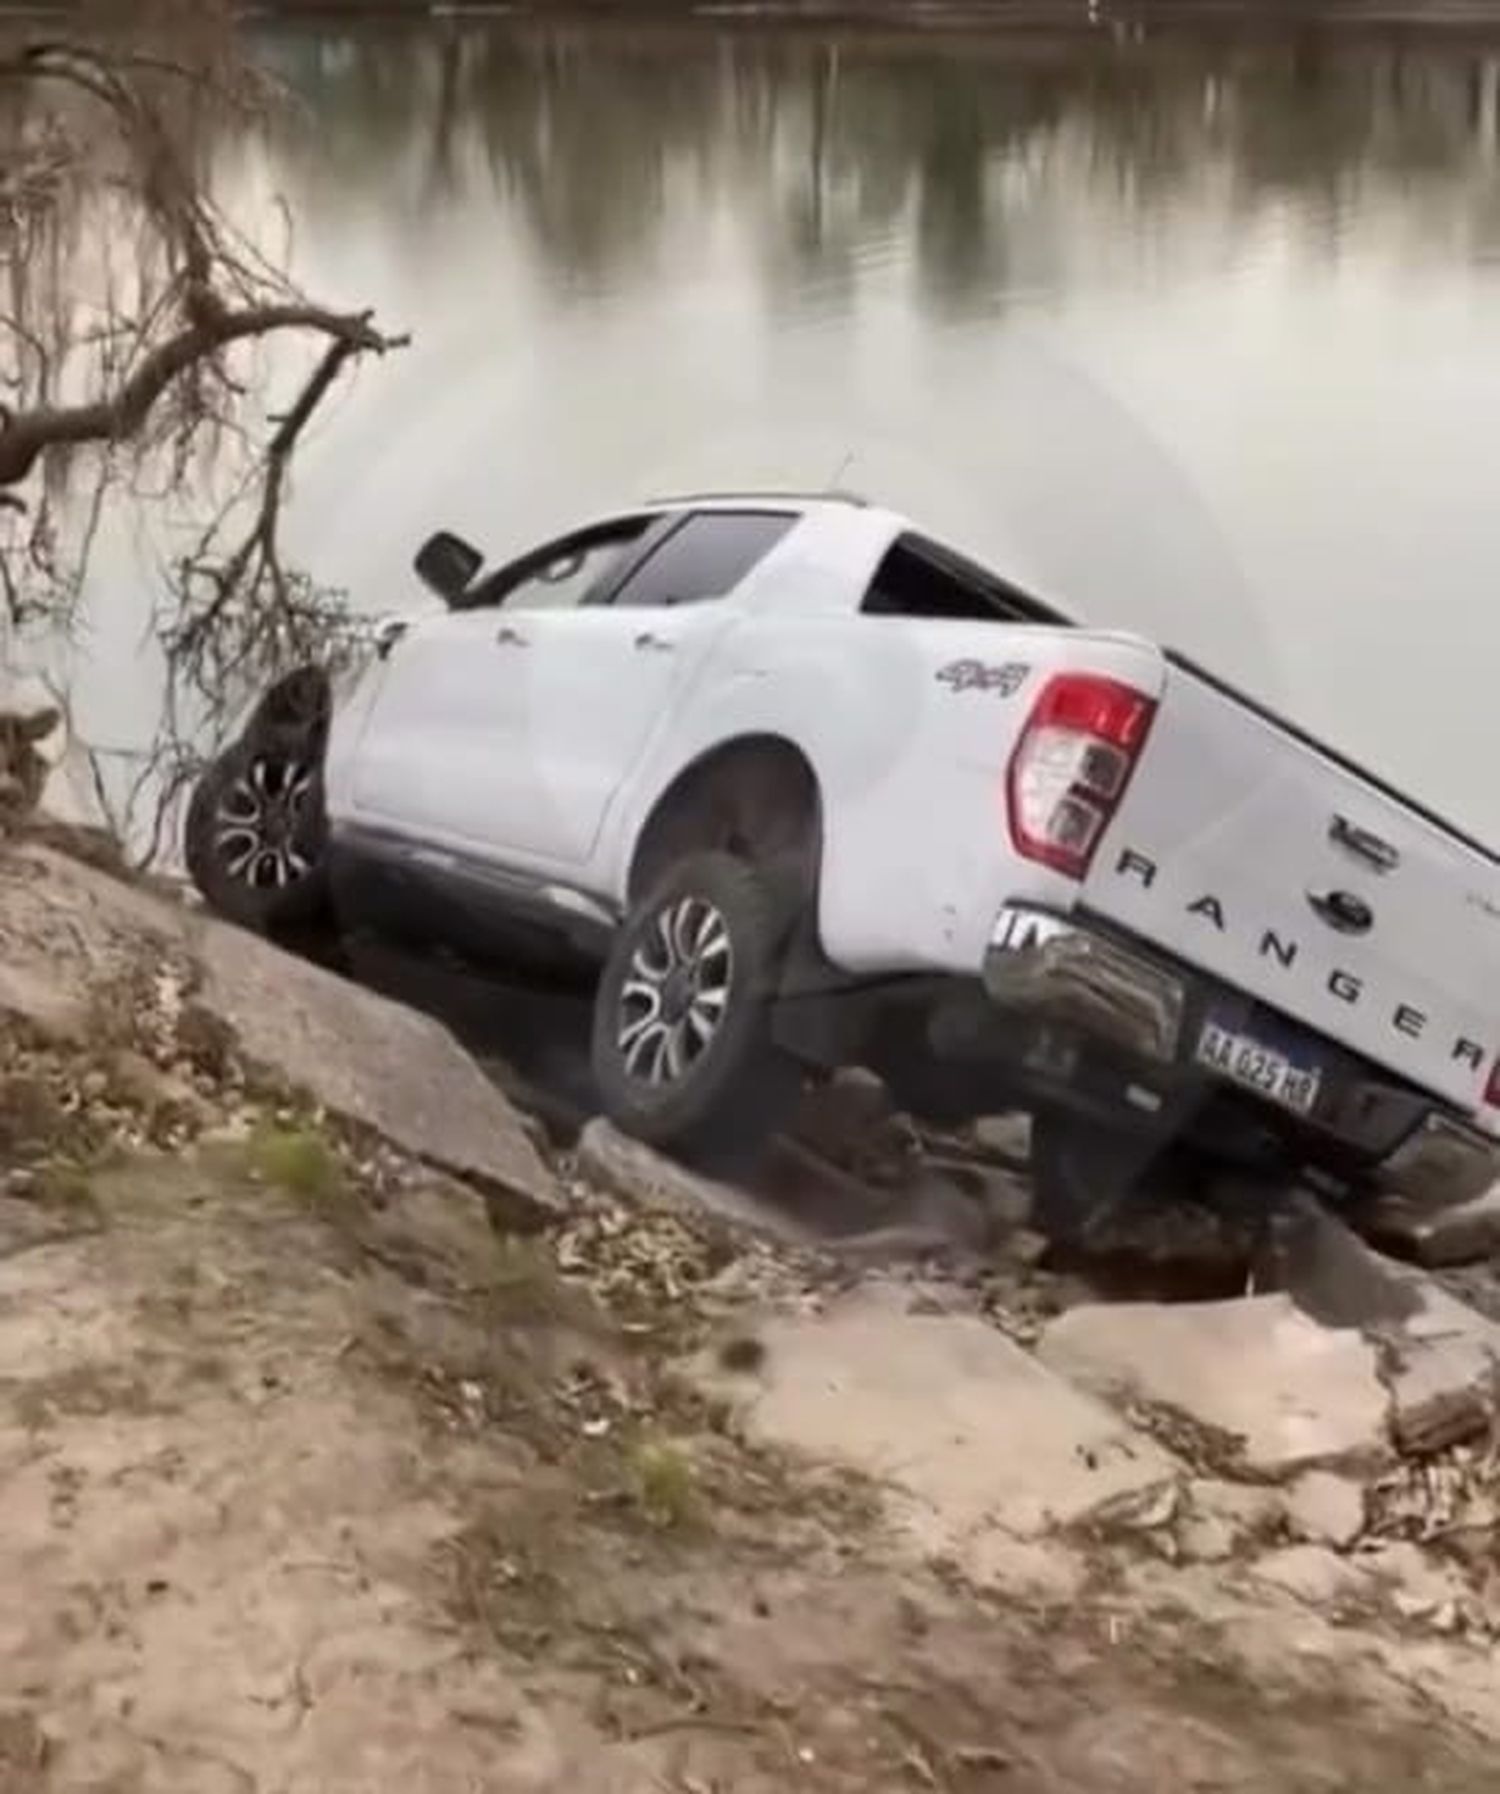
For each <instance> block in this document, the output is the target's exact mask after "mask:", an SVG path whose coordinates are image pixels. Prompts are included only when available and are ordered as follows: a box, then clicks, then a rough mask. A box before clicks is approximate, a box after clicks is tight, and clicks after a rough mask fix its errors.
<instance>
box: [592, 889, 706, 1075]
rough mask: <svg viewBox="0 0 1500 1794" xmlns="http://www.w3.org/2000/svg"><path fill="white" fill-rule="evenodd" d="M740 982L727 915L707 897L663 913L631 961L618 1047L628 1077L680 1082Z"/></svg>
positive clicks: (692, 899)
mask: <svg viewBox="0 0 1500 1794" xmlns="http://www.w3.org/2000/svg"><path fill="white" fill-rule="evenodd" d="M733 983H734V945H733V942H732V941H731V940H730V937H729V924H728V923H727V922H726V921H725V920H724V917H723V915H722V913H721V912H720V911H719V910H718V909H717V908H716V907H715V905H713V904H712V903H710V902H708V900H707V899H706V898H702V897H679V898H676V899H674V900H673V901H672V902H670V903H668V904H666V905H664V906H663V907H662V908H661V909H660V910H658V911H657V913H656V915H655V916H654V917H653V918H652V920H651V923H650V925H649V927H648V929H647V931H646V933H645V935H644V937H643V938H642V940H641V941H640V943H639V944H638V945H637V947H636V949H635V951H634V952H633V953H632V954H631V956H630V965H629V968H628V970H627V972H626V975H625V982H624V984H623V985H622V986H621V990H620V1001H619V1008H618V1016H617V1022H616V1029H615V1045H616V1047H617V1049H618V1050H619V1053H620V1057H621V1059H622V1060H623V1061H624V1066H625V1073H626V1076H627V1077H631V1078H635V1079H637V1080H639V1081H640V1082H642V1083H645V1084H652V1085H657V1086H661V1085H665V1084H675V1083H677V1082H679V1081H680V1080H681V1079H682V1078H684V1077H686V1076H687V1074H688V1073H689V1072H690V1071H691V1070H692V1069H693V1068H694V1067H695V1066H696V1065H697V1064H698V1063H699V1062H700V1061H701V1060H702V1058H703V1056H704V1055H705V1054H706V1053H707V1052H708V1050H709V1048H710V1047H711V1046H712V1045H713V1043H714V1041H715V1040H716V1039H717V1037H718V1034H719V1029H720V1027H721V1025H722V1023H723V1019H724V1016H725V1014H726V1012H727V1010H728V1007H729V995H730V991H731V989H732V987H733Z"/></svg>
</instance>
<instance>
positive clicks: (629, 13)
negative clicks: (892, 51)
mask: <svg viewBox="0 0 1500 1794" xmlns="http://www.w3.org/2000/svg"><path fill="white" fill-rule="evenodd" d="M77 11H78V8H77V6H75V5H70V4H69V3H68V0H29V3H26V4H19V5H18V4H8V3H7V0H0V25H5V24H25V23H28V22H44V21H57V20H60V19H66V18H68V17H69V16H70V15H72V14H74V13H76V12H77ZM234 18H235V21H236V23H237V24H241V25H259V24H267V23H272V24H308V25H328V24H332V23H339V24H344V25H348V24H367V25H370V26H391V25H396V24H411V25H438V26H443V27H447V28H452V27H455V26H491V25H514V26H528V25H559V26H561V25H573V26H614V27H623V26H638V27H641V28H647V27H660V26H670V25H677V26H683V27H698V28H705V27H706V28H712V29H717V30H724V29H746V30H756V29H775V30H794V29H799V28H801V29H821V30H848V31H857V30H861V29H868V30H879V31H884V32H897V33H900V34H902V35H912V36H917V37H921V36H928V35H939V34H947V33H957V32H966V31H967V32H980V33H986V34H993V35H997V36H998V35H1006V34H1014V35H1017V36H1022V35H1026V34H1029V33H1035V32H1038V31H1047V32H1059V33H1066V34H1068V35H1070V36H1071V35H1075V34H1076V35H1080V36H1081V35H1100V36H1104V37H1119V36H1120V35H1122V34H1130V35H1133V36H1138V35H1144V34H1145V33H1146V32H1148V31H1150V32H1153V33H1154V32H1192V31H1206V32H1211V33H1215V34H1217V33H1223V32H1229V33H1233V34H1236V35H1239V34H1244V35H1255V34H1259V33H1261V32H1272V33H1275V32H1279V31H1286V30H1289V29H1294V30H1305V29H1316V30H1375V31H1397V32H1424V31H1430V30H1437V31H1443V32H1445V33H1446V32H1464V31H1472V32H1476V33H1481V34H1485V33H1489V32H1494V33H1496V34H1497V35H1500V0H1428V3H1426V4H1422V3H1421V0H1418V3H1417V4H1412V3H1411V0H1269V3H1268V4H1262V5H1250V4H1246V3H1245V0H1142V3H1141V4H1136V5H1132V4H1129V0H1124V3H1117V4H1111V0H555V3H553V0H252V3H250V4H245V5H240V6H237V7H236V8H235V9H234Z"/></svg>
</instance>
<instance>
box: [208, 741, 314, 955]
mask: <svg viewBox="0 0 1500 1794" xmlns="http://www.w3.org/2000/svg"><path fill="white" fill-rule="evenodd" d="M183 857H184V859H185V860H186V862H187V869H188V873H189V875H190V876H191V878H192V881H193V883H194V884H195V885H196V886H197V888H198V890H199V892H200V893H201V894H202V896H203V898H204V900H205V901H206V902H207V904H208V905H209V907H210V908H211V909H212V910H214V911H215V912H216V913H217V914H219V915H221V916H224V917H226V918H227V919H228V920H229V921H231V922H237V923H239V924H240V926H241V927H244V928H250V929H254V930H255V931H256V932H258V933H262V934H279V933H283V932H285V931H288V930H296V929H300V928H305V927H306V926H308V925H309V924H311V923H314V922H316V921H319V920H321V919H322V918H323V917H324V916H325V915H326V914H327V912H328V902H329V897H328V823H327V817H326V814H325V811H324V807H323V779H322V770H321V768H320V767H319V766H318V765H317V763H316V761H315V760H314V759H313V758H312V754H311V751H310V750H309V748H308V746H307V744H306V743H305V741H301V740H296V739H292V740H285V741H279V740H275V739H268V740H266V741H263V742H257V741H255V740H254V739H253V738H252V739H249V740H246V741H243V742H239V743H237V744H236V745H235V746H233V747H231V748H229V749H228V750H226V752H224V753H223V754H221V755H220V756H219V758H218V759H217V760H215V761H214V762H213V764H212V765H211V766H210V767H209V768H208V770H207V771H206V772H205V773H204V775H203V777H202V778H201V779H200V780H199V781H198V784H197V786H196V788H195V789H194V791H193V795H192V799H191V801H190V802H189V804H188V813H187V821H186V824H185V827H184V830H183Z"/></svg>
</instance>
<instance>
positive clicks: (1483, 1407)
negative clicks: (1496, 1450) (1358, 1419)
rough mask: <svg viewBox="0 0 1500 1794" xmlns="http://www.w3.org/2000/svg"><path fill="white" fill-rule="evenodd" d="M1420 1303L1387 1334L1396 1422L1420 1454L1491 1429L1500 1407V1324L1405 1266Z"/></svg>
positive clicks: (1400, 1440) (1405, 1447)
mask: <svg viewBox="0 0 1500 1794" xmlns="http://www.w3.org/2000/svg"><path fill="white" fill-rule="evenodd" d="M1407 1276H1408V1278H1409V1281H1410V1284H1411V1287H1412V1289H1413V1291H1414V1293H1415V1294H1416V1296H1417V1298H1418V1300H1419V1302H1420V1307H1419V1309H1418V1310H1417V1312H1416V1313H1415V1314H1413V1315H1412V1316H1411V1318H1410V1319H1408V1320H1407V1322H1406V1323H1405V1325H1404V1326H1403V1327H1402V1328H1401V1330H1400V1332H1399V1333H1398V1334H1397V1335H1395V1336H1394V1337H1393V1338H1390V1339H1388V1340H1387V1342H1386V1377H1387V1381H1388V1384H1389V1387H1390V1391H1391V1427H1392V1430H1393V1432H1394V1434H1395V1439H1396V1444H1397V1445H1398V1446H1399V1448H1400V1449H1401V1450H1402V1451H1404V1452H1407V1453H1411V1454H1414V1455H1420V1454H1427V1453H1430V1452H1436V1451H1441V1450H1443V1449H1444V1448H1446V1447H1447V1446H1449V1445H1456V1444H1458V1443H1460V1442H1461V1441H1463V1440H1465V1439H1470V1438H1473V1437H1475V1436H1476V1435H1478V1434H1481V1433H1485V1432H1487V1431H1488V1430H1489V1429H1490V1428H1491V1426H1492V1425H1493V1424H1494V1422H1495V1418H1496V1415H1497V1413H1500V1325H1497V1323H1496V1322H1494V1321H1492V1320H1489V1319H1487V1318H1486V1317H1485V1316H1484V1315H1482V1314H1477V1313H1476V1312H1475V1311H1474V1310H1473V1309H1472V1308H1470V1307H1468V1305H1467V1304H1466V1303H1463V1302H1460V1301H1458V1300H1457V1298H1456V1297H1454V1296H1450V1295H1449V1294H1448V1293H1447V1292H1446V1291H1445V1290H1441V1289H1439V1288H1438V1287H1437V1285H1436V1284H1434V1283H1432V1282H1431V1281H1430V1280H1429V1279H1428V1278H1426V1277H1425V1276H1423V1275H1422V1274H1421V1273H1420V1272H1410V1273H1407Z"/></svg>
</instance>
